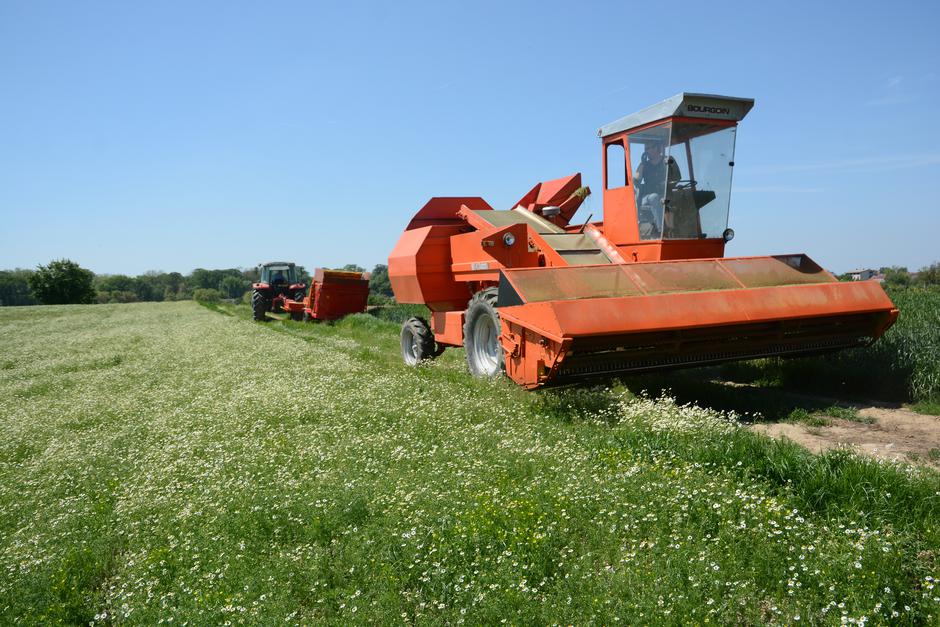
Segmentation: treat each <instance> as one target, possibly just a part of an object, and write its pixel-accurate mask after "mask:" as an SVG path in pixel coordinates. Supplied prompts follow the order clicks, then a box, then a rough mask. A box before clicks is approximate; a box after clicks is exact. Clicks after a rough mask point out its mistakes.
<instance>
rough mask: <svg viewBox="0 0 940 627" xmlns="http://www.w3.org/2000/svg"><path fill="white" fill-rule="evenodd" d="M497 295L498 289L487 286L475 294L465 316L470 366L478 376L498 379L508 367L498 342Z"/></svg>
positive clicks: (464, 326) (464, 337)
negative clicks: (496, 377)
mask: <svg viewBox="0 0 940 627" xmlns="http://www.w3.org/2000/svg"><path fill="white" fill-rule="evenodd" d="M496 293H497V290H496V288H495V287H488V288H486V289H484V290H480V291H479V292H477V293H476V294H474V295H473V298H471V299H470V304H469V305H468V306H467V313H466V314H465V315H464V324H463V346H464V348H465V349H466V352H467V367H468V368H469V369H470V374H472V375H473V376H475V377H495V376H498V375H499V374H500V373H502V372H503V370H504V369H505V368H506V363H505V356H504V355H503V347H502V345H501V344H500V343H499V335H500V325H499V312H497V311H496Z"/></svg>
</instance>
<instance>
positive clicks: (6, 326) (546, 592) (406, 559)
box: [0, 302, 940, 625]
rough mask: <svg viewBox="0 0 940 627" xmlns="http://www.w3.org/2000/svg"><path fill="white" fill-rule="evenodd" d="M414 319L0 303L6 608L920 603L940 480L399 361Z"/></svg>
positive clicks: (639, 613)
mask: <svg viewBox="0 0 940 627" xmlns="http://www.w3.org/2000/svg"><path fill="white" fill-rule="evenodd" d="M27 309H28V310H27ZM210 309H211V310H210ZM219 313H225V314H228V315H219ZM407 313H408V312H407V311H403V310H400V309H398V310H396V309H395V308H391V309H387V310H382V313H377V314H376V315H365V314H362V315H356V316H351V317H349V318H347V319H345V320H343V321H341V322H338V323H334V324H309V323H308V324H304V323H299V322H292V321H271V322H267V323H253V322H252V321H251V320H250V315H249V311H248V309H247V307H244V306H233V305H227V304H218V305H214V306H212V307H200V306H199V305H197V304H195V303H191V302H184V303H162V304H132V305H101V306H88V307H33V308H8V309H3V310H0V354H2V355H3V356H4V357H3V360H4V362H3V363H4V364H6V363H9V364H12V366H11V367H6V366H5V365H4V367H3V368H0V434H2V436H3V437H2V438H0V569H2V571H0V572H2V574H0V623H4V624H7V623H15V622H22V623H27V624H36V623H57V622H64V623H88V622H96V623H131V624H146V625H150V624H156V623H158V622H159V621H160V620H165V621H166V620H169V619H173V622H174V623H184V622H189V623H190V624H221V623H225V622H226V621H231V622H233V623H238V622H249V623H256V624H281V623H300V624H339V625H347V624H358V623H368V622H375V623H380V624H386V623H392V622H408V623H423V624H440V623H454V624H456V623H460V622H463V623H465V624H491V623H499V622H500V621H502V620H503V619H506V621H507V622H508V623H514V624H518V623H525V624H533V623H562V622H564V623H577V624H582V623H600V624H613V623H616V622H621V623H692V624H702V623H705V622H706V621H708V622H712V623H716V622H717V623H722V624H727V623H734V624H755V623H776V624H793V623H794V622H796V621H797V618H796V617H797V616H799V621H800V622H807V623H810V624H838V623H839V622H840V621H841V620H842V618H843V617H845V618H846V619H849V618H851V619H861V617H863V616H864V617H866V620H867V621H868V622H869V623H892V624H896V623H907V624H924V623H928V624H929V623H936V622H937V621H938V617H940V593H938V588H937V587H936V578H938V577H940V527H938V524H937V521H938V520H940V478H938V475H937V474H936V473H934V472H931V471H929V470H925V469H917V468H914V467H909V466H903V465H894V464H887V463H879V462H876V461H872V460H869V459H865V458H861V457H857V456H854V455H851V454H849V453H846V452H841V451H838V452H833V453H827V454H825V455H820V456H815V455H812V454H810V453H808V452H807V451H805V450H804V449H802V448H800V447H798V446H796V445H795V444H792V443H789V442H778V441H774V440H770V439H767V438H765V437H762V436H760V435H757V434H754V433H752V432H750V431H749V430H747V429H743V428H741V426H740V425H739V422H738V420H737V419H736V418H735V417H734V416H731V415H728V414H725V413H722V412H720V411H716V410H714V409H703V408H701V407H698V406H695V405H692V404H686V403H685V402H684V400H683V401H675V400H672V399H671V398H668V397H667V398H656V397H655V396H654V397H650V396H648V395H644V394H642V393H641V389H642V388H643V387H644V386H643V385H638V383H645V384H649V383H651V382H652V381H653V380H652V379H650V378H637V379H631V380H628V381H625V382H623V383H612V384H611V385H608V386H607V387H598V388H572V389H563V390H548V391H541V392H536V393H526V392H524V391H522V390H520V389H518V388H517V387H515V386H514V385H512V384H511V383H510V382H509V381H507V380H505V379H500V380H496V381H481V380H475V379H472V378H470V377H468V376H467V374H466V372H465V370H466V369H465V366H464V363H463V355H462V352H461V351H459V350H456V351H448V352H446V353H445V354H444V355H443V356H442V357H441V358H440V359H439V360H437V361H436V362H435V363H433V364H430V365H427V366H422V367H420V368H417V369H410V368H407V367H405V366H404V365H402V364H401V363H400V359H399V356H398V348H397V345H398V324H397V323H396V322H392V321H390V320H396V319H399V318H401V317H402V316H404V315H405V314H407ZM49 347H55V350H50V348H49ZM677 380H679V379H677ZM66 382H67V383H66ZM706 384H708V382H707V381H706V382H704V383H701V382H698V383H696V382H694V381H692V382H691V383H689V387H690V389H694V388H695V386H696V385H698V386H699V389H700V390H706V391H707V390H713V391H714V393H715V395H716V398H718V399H719V400H720V399H721V398H722V397H721V396H720V394H719V392H721V391H722V390H730V391H731V392H734V393H738V392H746V393H748V394H750V393H751V392H752V390H751V388H728V387H727V386H718V385H717V384H712V385H714V386H715V387H714V389H713V388H709V387H707V385H706ZM645 387H646V388H649V389H652V388H654V386H653V385H646V386H645ZM756 392H757V393H760V392H762V390H760V389H757V390H756ZM763 392H766V390H763ZM728 398H729V399H730V396H729V397H728ZM755 398H757V399H760V398H763V397H759V396H757V397H755ZM728 402H729V403H731V402H732V401H731V400H729V401H728ZM761 402H764V401H760V400H756V401H754V404H755V405H760V403H761ZM719 404H720V403H719ZM780 407H781V409H780V411H781V412H783V411H784V410H785V409H786V404H785V403H781V404H780ZM793 409H794V406H793V405H790V407H789V411H790V412H792V411H793ZM824 410H825V412H828V413H829V415H831V414H832V412H833V411H836V410H833V409H832V408H831V407H828V406H822V407H819V408H817V409H813V410H812V411H824ZM807 411H809V410H807Z"/></svg>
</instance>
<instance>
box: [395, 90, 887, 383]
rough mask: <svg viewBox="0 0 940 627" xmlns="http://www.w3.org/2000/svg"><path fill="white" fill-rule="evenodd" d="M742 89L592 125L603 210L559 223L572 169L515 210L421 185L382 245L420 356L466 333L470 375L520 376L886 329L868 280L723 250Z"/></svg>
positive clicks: (692, 358) (405, 343)
mask: <svg viewBox="0 0 940 627" xmlns="http://www.w3.org/2000/svg"><path fill="white" fill-rule="evenodd" d="M753 104H754V101H753V100H751V99H745V98H729V97H724V96H713V95H707V94H690V93H682V94H678V95H676V96H674V97H672V98H669V99H667V100H664V101H663V102H661V103H659V104H656V105H653V106H652V107H648V108H647V109H644V110H642V111H640V112H638V113H635V114H633V115H629V116H626V117H624V118H621V119H620V120H617V121H615V122H613V123H611V124H608V125H606V126H604V127H601V128H600V130H599V131H598V136H599V137H600V138H601V146H602V162H603V186H604V189H603V192H602V194H603V203H604V216H603V218H604V219H603V221H599V222H590V217H589V218H588V221H586V222H585V223H583V224H578V225H572V224H570V221H571V219H572V218H573V216H574V214H575V212H576V211H577V210H578V208H579V207H580V205H581V203H582V202H583V200H584V198H586V197H587V195H588V194H590V190H589V189H588V188H587V187H583V186H582V185H581V175H580V174H574V175H572V176H568V177H565V178H561V179H556V180H553V181H546V182H544V183H539V184H538V185H536V186H535V187H534V188H532V189H531V190H530V191H529V192H528V193H527V194H526V195H525V196H523V197H522V198H521V199H520V200H519V202H517V203H515V205H514V206H513V208H511V209H509V210H505V211H497V210H494V209H493V208H492V207H490V205H488V204H487V203H486V201H484V200H483V199H482V198H476V197H460V198H449V197H438V198H432V199H431V200H430V201H428V203H427V204H426V205H425V206H424V207H422V208H421V210H420V211H418V213H417V214H415V216H414V217H413V218H412V219H411V222H409V224H408V226H407V227H406V228H405V232H404V233H403V234H402V236H401V238H400V239H399V241H398V243H397V244H396V246H395V248H394V250H393V251H392V253H391V255H390V256H389V277H390V279H391V283H392V288H393V290H394V292H395V297H396V299H397V300H398V301H399V302H401V303H419V304H424V305H426V306H427V307H428V309H429V311H430V316H429V317H430V320H429V321H428V320H425V319H423V318H417V317H416V318H411V319H409V320H408V321H406V322H405V324H404V325H403V327H402V332H401V347H402V356H403V358H404V360H405V361H406V362H407V363H410V364H416V363H418V362H420V361H422V360H426V359H431V358H433V357H435V356H437V355H439V354H440V353H441V352H442V351H443V350H444V349H446V348H447V347H448V346H464V347H465V348H466V355H467V363H468V367H469V369H470V371H471V372H472V373H473V374H475V375H479V376H493V375H496V374H499V373H500V372H502V371H505V372H506V374H507V375H508V376H509V377H511V378H512V379H513V380H514V381H516V382H517V383H519V384H520V385H522V386H524V387H526V388H529V389H531V388H536V387H539V386H542V385H547V384H557V383H564V382H569V381H573V380H578V379H585V378H591V377H598V376H609V375H614V374H617V373H623V372H639V371H646V370H653V369H658V368H677V367H685V366H697V365H702V364H709V363H717V362H721V361H729V360H736V359H748V358H754V357H762V356H771V355H784V356H793V355H806V354H813V353H821V352H826V351H832V350H838V349H842V348H848V347H852V346H859V345H863V344H866V343H868V342H871V341H873V340H874V339H876V338H878V337H880V336H881V335H882V334H883V333H884V332H885V330H887V329H888V327H890V326H891V325H892V324H893V323H894V321H895V319H896V318H897V315H898V310H897V308H895V307H894V305H893V303H892V302H891V301H890V299H888V297H887V295H886V294H885V293H884V291H883V290H882V289H881V287H880V286H879V285H878V284H877V283H874V282H871V281H867V282H854V283H842V282H839V281H838V280H837V279H836V278H835V277H833V276H832V274H830V273H829V272H827V271H826V270H824V269H823V268H821V267H820V266H819V265H817V264H816V263H815V262H814V261H812V260H811V259H810V258H809V257H808V256H806V255H805V254H799V253H798V254H786V255H774V256H769V257H746V258H741V257H739V258H725V257H724V250H725V244H726V243H727V242H728V241H730V240H731V238H733V237H734V232H733V231H732V230H731V229H729V228H727V226H728V210H729V207H730V198H731V173H732V169H733V167H734V141H735V133H736V131H737V125H738V122H739V121H740V120H741V119H743V118H744V116H745V115H747V113H748V111H750V109H751V107H752V106H753Z"/></svg>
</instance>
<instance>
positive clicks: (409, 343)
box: [401, 330, 418, 366]
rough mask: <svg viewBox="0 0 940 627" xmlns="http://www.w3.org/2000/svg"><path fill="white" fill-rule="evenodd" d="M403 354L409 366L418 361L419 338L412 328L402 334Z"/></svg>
mask: <svg viewBox="0 0 940 627" xmlns="http://www.w3.org/2000/svg"><path fill="white" fill-rule="evenodd" d="M401 356H402V358H403V359H404V360H405V363H406V364H408V365H409V366H413V365H415V364H416V363H418V338H417V337H416V336H415V334H414V333H413V332H412V331H410V330H409V331H408V332H407V333H403V334H402V338H401Z"/></svg>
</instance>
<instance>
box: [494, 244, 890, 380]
mask: <svg viewBox="0 0 940 627" xmlns="http://www.w3.org/2000/svg"><path fill="white" fill-rule="evenodd" d="M497 307H498V308H499V316H500V321H501V326H502V329H501V335H500V338H499V339H500V343H501V345H502V347H503V350H504V351H505V356H506V361H505V363H506V373H507V374H508V375H509V376H510V377H511V378H512V379H513V380H514V381H516V382H517V383H519V384H520V385H522V386H524V387H526V388H534V387H538V386H540V385H544V384H548V383H564V382H568V381H571V380H576V379H580V378H588V377H596V376H602V375H611V374H617V373H623V372H641V371H648V370H654V369H658V368H675V367H681V366H693V365H702V364H707V363H716V362H721V361H728V360H735V359H747V358H753V357H762V356H770V355H798V354H810V353H818V352H825V351H829V350H836V349H841V348H847V347H851V346H858V345H860V344H864V343H867V342H868V341H870V340H872V339H874V338H877V337H879V336H881V334H882V333H884V331H885V330H886V329H887V328H888V327H889V326H890V325H891V324H892V323H893V322H894V320H895V319H896V318H897V315H898V310H897V309H896V308H895V307H894V305H893V304H892V303H891V301H890V300H889V299H888V297H887V296H886V295H885V293H884V291H883V290H882V289H881V287H880V286H879V285H878V284H877V283H874V282H853V283H842V282H839V281H837V280H836V279H835V277H833V276H832V275H831V274H830V273H828V272H826V271H825V270H823V269H822V268H820V267H819V266H818V265H816V264H815V263H814V262H813V261H812V260H811V259H809V257H807V256H805V255H786V256H774V257H751V258H726V259H708V260H683V261H660V262H648V263H636V264H617V265H603V266H580V267H559V268H531V269H516V270H511V269H507V270H503V272H502V277H501V280H500V284H499V297H498V300H497Z"/></svg>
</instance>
